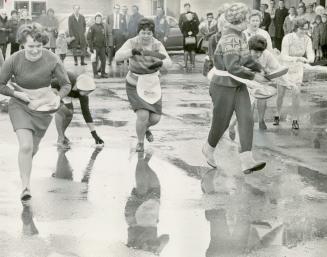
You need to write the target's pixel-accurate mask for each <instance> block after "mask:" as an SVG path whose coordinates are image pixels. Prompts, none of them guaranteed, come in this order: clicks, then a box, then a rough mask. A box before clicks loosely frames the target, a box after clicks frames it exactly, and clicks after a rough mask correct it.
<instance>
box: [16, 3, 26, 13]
mask: <svg viewBox="0 0 327 257" xmlns="http://www.w3.org/2000/svg"><path fill="white" fill-rule="evenodd" d="M14 7H15V10H17V11H19V12H21V11H22V10H26V11H27V13H29V11H30V4H29V2H28V1H19V2H17V1H16V2H15V4H14Z"/></svg>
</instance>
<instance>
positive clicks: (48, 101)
mask: <svg viewBox="0 0 327 257" xmlns="http://www.w3.org/2000/svg"><path fill="white" fill-rule="evenodd" d="M9 85H10V86H11V87H13V88H14V89H15V90H17V91H20V92H25V93H26V94H27V95H28V96H29V98H30V99H31V100H35V104H36V105H37V106H38V107H37V108H36V109H35V110H34V111H39V112H55V111H57V110H58V109H59V107H60V97H59V96H58V95H56V94H55V93H54V92H53V90H52V88H51V87H50V86H49V87H42V88H38V89H26V88H22V87H20V86H18V85H17V84H16V83H10V84H9Z"/></svg>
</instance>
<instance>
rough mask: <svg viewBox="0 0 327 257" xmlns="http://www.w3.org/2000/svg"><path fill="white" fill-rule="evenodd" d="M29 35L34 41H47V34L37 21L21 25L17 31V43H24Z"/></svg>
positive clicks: (43, 42) (44, 42)
mask: <svg viewBox="0 0 327 257" xmlns="http://www.w3.org/2000/svg"><path fill="white" fill-rule="evenodd" d="M28 36H30V37H31V38H33V40H34V41H37V42H40V43H42V44H43V45H45V44H47V43H48V42H49V37H48V35H47V34H46V33H45V32H44V30H43V27H42V26H41V25H40V24H38V23H32V24H27V25H22V26H21V27H20V28H19V29H18V31H17V41H18V43H19V44H24V43H25V42H26V39H27V37H28Z"/></svg>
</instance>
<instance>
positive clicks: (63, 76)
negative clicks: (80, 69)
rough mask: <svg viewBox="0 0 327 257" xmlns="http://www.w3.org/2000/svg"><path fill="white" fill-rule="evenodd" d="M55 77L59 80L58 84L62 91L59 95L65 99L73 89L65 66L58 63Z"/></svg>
mask: <svg viewBox="0 0 327 257" xmlns="http://www.w3.org/2000/svg"><path fill="white" fill-rule="evenodd" d="M54 76H55V77H56V78H57V80H58V84H59V86H60V90H59V93H58V95H59V96H60V98H61V99H62V98H64V97H65V96H67V95H68V94H69V92H70V91H71V89H72V86H71V83H70V81H69V78H68V75H67V72H66V70H65V67H64V65H63V64H62V62H60V61H58V62H57V64H56V67H55V69H54Z"/></svg>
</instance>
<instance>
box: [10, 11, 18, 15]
mask: <svg viewBox="0 0 327 257" xmlns="http://www.w3.org/2000/svg"><path fill="white" fill-rule="evenodd" d="M14 14H17V15H18V11H17V10H12V11H11V12H10V15H11V16H12V15H14Z"/></svg>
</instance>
